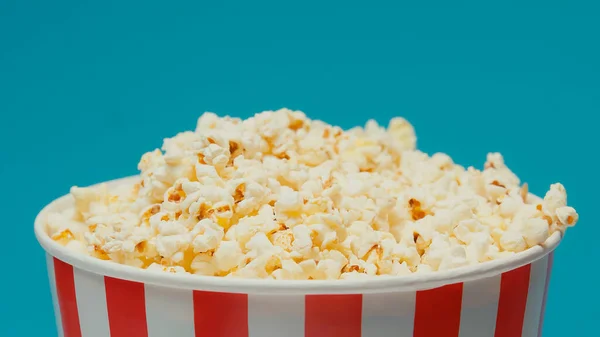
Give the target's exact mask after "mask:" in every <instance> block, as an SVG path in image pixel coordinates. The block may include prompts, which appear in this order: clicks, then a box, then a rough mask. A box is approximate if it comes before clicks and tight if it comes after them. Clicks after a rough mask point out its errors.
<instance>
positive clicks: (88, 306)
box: [73, 268, 110, 337]
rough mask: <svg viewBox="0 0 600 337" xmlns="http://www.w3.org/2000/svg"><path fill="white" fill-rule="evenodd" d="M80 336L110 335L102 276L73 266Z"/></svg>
mask: <svg viewBox="0 0 600 337" xmlns="http://www.w3.org/2000/svg"><path fill="white" fill-rule="evenodd" d="M73 278H74V280H75V295H76V296H77V312H78V313H79V326H80V327H81V336H84V337H106V336H110V332H109V331H110V329H109V326H108V311H107V309H106V290H105V288H104V276H102V275H98V274H92V273H90V272H87V271H83V270H81V269H78V268H73Z"/></svg>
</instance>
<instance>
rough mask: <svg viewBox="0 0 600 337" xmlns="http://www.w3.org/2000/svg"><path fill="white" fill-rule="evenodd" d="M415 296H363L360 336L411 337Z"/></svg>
mask: <svg viewBox="0 0 600 337" xmlns="http://www.w3.org/2000/svg"><path fill="white" fill-rule="evenodd" d="M416 296H417V294H416V293H415V292H397V293H381V294H365V295H363V304H362V336H363V337H412V335H413V329H414V321H415V305H416V301H417V297H416ZM340 310H343V309H342V308H340Z"/></svg>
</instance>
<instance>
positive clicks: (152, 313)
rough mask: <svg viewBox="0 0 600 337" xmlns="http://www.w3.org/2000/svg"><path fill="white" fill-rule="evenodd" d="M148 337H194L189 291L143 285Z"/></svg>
mask: <svg viewBox="0 0 600 337" xmlns="http://www.w3.org/2000/svg"><path fill="white" fill-rule="evenodd" d="M144 292H145V294H146V322H147V326H148V337H164V336H177V337H194V336H195V333H194V296H193V293H192V291H191V290H183V289H172V288H165V287H159V286H154V285H149V284H146V285H144Z"/></svg>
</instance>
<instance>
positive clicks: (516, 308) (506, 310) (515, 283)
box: [494, 264, 531, 337]
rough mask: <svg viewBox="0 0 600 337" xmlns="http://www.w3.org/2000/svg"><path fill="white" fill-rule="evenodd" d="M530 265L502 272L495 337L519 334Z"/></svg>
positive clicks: (521, 326)
mask: <svg viewBox="0 0 600 337" xmlns="http://www.w3.org/2000/svg"><path fill="white" fill-rule="evenodd" d="M530 271H531V265H529V264H528V265H526V266H523V267H521V268H518V269H515V270H512V271H509V272H507V273H504V274H502V280H501V282H500V299H499V301H498V315H497V317H496V333H495V334H494V336H495V337H517V336H521V332H522V330H523V320H524V319H525V307H526V306H527V292H528V290H529V275H530Z"/></svg>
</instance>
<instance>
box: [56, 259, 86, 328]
mask: <svg viewBox="0 0 600 337" xmlns="http://www.w3.org/2000/svg"><path fill="white" fill-rule="evenodd" d="M54 277H55V279H56V280H55V281H56V295H57V297H58V306H59V307H60V316H61V320H62V328H63V332H64V337H81V329H80V328H79V312H78V311H77V296H76V295H75V279H74V278H73V266H71V265H70V264H67V263H65V262H63V261H61V260H59V259H57V258H55V259H54ZM57 314H58V313H57Z"/></svg>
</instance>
